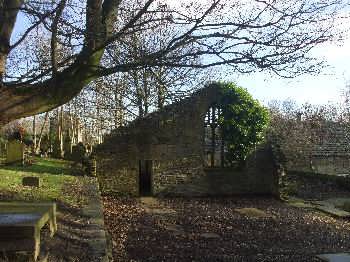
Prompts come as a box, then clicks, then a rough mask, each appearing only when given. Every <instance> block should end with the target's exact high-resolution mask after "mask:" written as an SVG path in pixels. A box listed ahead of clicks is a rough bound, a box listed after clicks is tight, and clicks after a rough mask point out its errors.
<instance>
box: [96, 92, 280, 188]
mask: <svg viewBox="0 0 350 262" xmlns="http://www.w3.org/2000/svg"><path fill="white" fill-rule="evenodd" d="M220 94H221V92H220V91H219V89H218V88H215V87H207V88H203V89H202V90H200V91H198V92H196V93H195V94H194V95H192V96H191V97H189V98H186V99H184V100H182V101H180V102H178V103H175V104H172V105H169V106H166V107H165V108H164V109H163V110H162V111H157V112H154V113H151V114H149V115H147V116H146V117H144V118H141V119H136V120H135V121H133V122H132V123H130V124H129V125H128V126H127V127H123V128H119V129H116V130H115V131H114V132H113V133H112V134H111V135H109V136H108V137H106V138H105V141H104V143H103V144H101V145H99V146H98V147H97V148H96V150H95V153H96V158H97V175H98V178H99V181H100V187H101V190H102V191H103V192H104V193H116V194H131V195H138V192H139V161H140V160H152V161H153V170H152V193H153V194H156V195H157V194H180V195H181V194H182V195H184V194H189V195H206V194H211V192H212V193H213V194H224V193H225V194H234V193H273V192H275V188H274V186H271V185H270V182H271V181H272V180H273V179H272V177H273V176H274V175H276V172H275V171H274V170H273V169H272V168H268V169H267V170H265V169H264V168H265V166H269V165H267V164H266V161H267V159H265V160H264V161H262V162H261V161H260V160H259V159H260V158H259V157H257V156H258V155H259V154H255V155H254V159H252V160H250V161H248V162H249V163H250V164H249V165H248V167H247V168H246V169H245V171H244V173H237V172H236V173H235V174H236V175H232V174H231V172H228V171H222V173H221V175H216V174H213V173H211V172H208V171H207V170H205V169H204V144H203V143H204V118H205V114H206V112H207V110H208V109H209V107H210V106H211V105H212V104H213V103H215V102H217V101H218V100H219V98H220ZM270 160H271V159H270V158H269V160H268V161H270ZM270 162H271V163H273V161H272V160H271V161H270ZM272 165H273V164H271V165H270V166H272ZM220 172H221V171H220ZM230 174H231V175H230ZM220 177H221V178H220ZM216 178H217V180H215V179H216ZM245 178H247V179H245ZM213 179H214V180H215V181H214V180H213ZM225 179H227V180H226V181H225ZM255 180H257V181H255ZM242 181H244V182H242ZM220 183H222V184H226V185H227V184H229V185H231V188H230V187H225V188H224V189H223V187H222V186H221V185H220ZM271 183H272V182H271ZM196 184H198V185H199V186H196ZM216 184H217V188H218V189H217V190H213V188H216ZM239 184H242V186H241V188H240V186H239ZM183 188H188V189H191V188H193V190H192V192H191V190H183ZM220 188H221V189H220ZM234 188H236V189H234ZM238 188H240V189H238Z"/></svg>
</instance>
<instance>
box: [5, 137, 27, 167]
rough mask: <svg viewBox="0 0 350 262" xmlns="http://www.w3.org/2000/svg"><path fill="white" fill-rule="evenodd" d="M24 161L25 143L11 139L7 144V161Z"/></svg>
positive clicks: (8, 162)
mask: <svg viewBox="0 0 350 262" xmlns="http://www.w3.org/2000/svg"><path fill="white" fill-rule="evenodd" d="M23 161H24V144H23V143H22V142H21V141H19V140H11V141H9V142H8V144H7V152H6V163H7V164H13V163H21V164H23Z"/></svg>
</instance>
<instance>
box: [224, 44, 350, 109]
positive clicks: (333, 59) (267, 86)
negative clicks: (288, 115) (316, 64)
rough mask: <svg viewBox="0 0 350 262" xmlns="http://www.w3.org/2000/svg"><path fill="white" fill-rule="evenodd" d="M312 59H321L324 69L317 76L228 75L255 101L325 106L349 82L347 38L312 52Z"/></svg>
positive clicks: (349, 62) (349, 64) (349, 57)
mask: <svg viewBox="0 0 350 262" xmlns="http://www.w3.org/2000/svg"><path fill="white" fill-rule="evenodd" d="M314 56H315V57H319V58H324V59H325V60H326V62H327V64H328V67H327V68H326V69H324V70H323V72H322V73H321V74H319V75H317V76H312V75H303V76H299V77H296V78H293V79H282V78H279V77H271V75H267V74H264V73H255V74H250V75H242V76H232V77H229V78H227V80H230V81H235V82H236V83H238V85H240V86H242V87H245V88H247V89H248V91H249V92H250V93H252V95H253V96H254V97H255V98H256V99H258V100H259V101H261V102H263V103H264V104H267V103H268V101H271V100H286V99H292V100H295V101H296V102H297V103H299V104H302V103H305V102H308V103H311V104H325V103H328V102H340V101H341V99H342V97H341V94H342V91H343V90H344V89H345V87H346V84H347V83H348V84H349V83H350V39H347V40H345V41H344V43H343V44H342V45H339V44H335V43H330V44H326V45H323V46H319V47H317V48H316V49H315V50H314Z"/></svg>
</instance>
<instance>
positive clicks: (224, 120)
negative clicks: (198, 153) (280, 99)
mask: <svg viewBox="0 0 350 262" xmlns="http://www.w3.org/2000/svg"><path fill="white" fill-rule="evenodd" d="M219 85H220V87H221V90H222V98H221V101H220V104H219V107H220V108H221V109H222V114H221V116H220V119H219V122H220V125H221V128H222V132H223V137H224V139H225V141H226V145H227V151H228V152H227V154H226V160H227V162H228V163H229V164H232V163H234V162H237V161H238V162H239V163H242V162H243V161H244V160H245V158H246V157H247V155H248V154H249V152H251V150H252V149H254V147H255V145H256V144H257V143H259V142H261V141H262V140H263V139H264V131H265V129H266V128H267V126H268V123H269V112H268V110H267V109H266V108H265V107H263V106H262V105H260V103H259V102H258V101H257V100H255V99H253V97H252V96H251V95H250V94H249V93H248V91H247V90H246V89H244V88H242V87H239V86H237V85H236V84H234V83H219Z"/></svg>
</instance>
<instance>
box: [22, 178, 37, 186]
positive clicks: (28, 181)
mask: <svg viewBox="0 0 350 262" xmlns="http://www.w3.org/2000/svg"><path fill="white" fill-rule="evenodd" d="M40 184H41V183H40V178H39V177H35V176H27V177H23V179H22V185H23V186H32V187H40Z"/></svg>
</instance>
